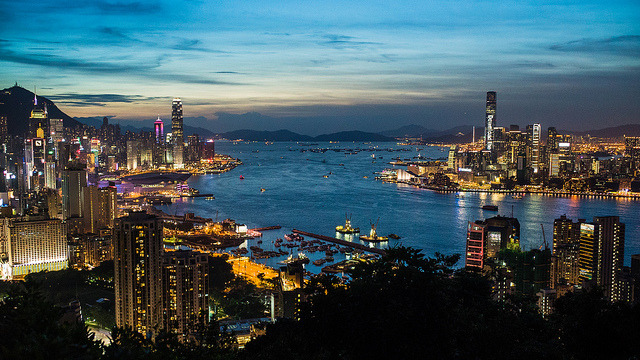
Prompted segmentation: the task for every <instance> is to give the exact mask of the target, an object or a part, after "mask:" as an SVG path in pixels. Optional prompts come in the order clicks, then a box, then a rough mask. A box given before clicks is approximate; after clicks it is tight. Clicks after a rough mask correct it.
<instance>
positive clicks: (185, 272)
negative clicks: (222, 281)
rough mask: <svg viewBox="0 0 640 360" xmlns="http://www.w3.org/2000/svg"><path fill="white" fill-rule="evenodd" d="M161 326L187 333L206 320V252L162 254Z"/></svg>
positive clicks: (207, 265) (207, 268)
mask: <svg viewBox="0 0 640 360" xmlns="http://www.w3.org/2000/svg"><path fill="white" fill-rule="evenodd" d="M161 274H162V275H161V279H162V309H163V327H164V329H166V330H172V331H176V332H177V333H178V334H180V335H187V334H189V333H191V332H193V331H196V330H197V327H198V326H201V325H206V324H207V323H208V321H209V262H208V255H206V254H202V253H199V252H194V251H171V252H167V253H165V254H163V255H162V263H161Z"/></svg>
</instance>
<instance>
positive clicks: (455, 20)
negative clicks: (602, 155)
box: [0, 1, 640, 136]
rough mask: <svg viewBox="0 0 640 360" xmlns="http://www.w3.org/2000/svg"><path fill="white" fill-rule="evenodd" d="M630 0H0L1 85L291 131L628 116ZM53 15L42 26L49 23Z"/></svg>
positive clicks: (633, 45)
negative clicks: (234, 0) (491, 104)
mask: <svg viewBox="0 0 640 360" xmlns="http://www.w3.org/2000/svg"><path fill="white" fill-rule="evenodd" d="M639 14H640V4H638V3H636V2H633V1H619V2H616V3H615V4H611V3H607V2H602V1H590V2H589V3H580V4H578V5H574V4H570V3H565V2H561V1H558V2H547V3H545V4H543V5H537V4H533V3H529V4H527V3H518V4H500V3H485V2H481V1H474V2H471V3H465V4H457V3H450V2H438V3H430V4H423V3H420V2H415V3H414V2H410V1H404V2H399V3H397V4H394V6H389V5H387V4H385V3H364V2H356V3H350V4H348V5H346V4H339V3H334V2H325V3H322V4H320V5H315V4H310V3H303V4H300V3H297V2H290V3H284V4H283V3H278V4H271V3H268V2H264V1H261V2H250V3H246V4H233V5H230V4H225V3H216V4H209V3H197V2H196V3H193V2H184V3H175V2H172V3H162V2H161V3H146V2H118V3H110V2H107V1H100V2H97V3H91V4H75V3H71V2H67V3H62V5H59V3H53V2H48V1H42V2H40V3H39V4H37V6H32V7H28V8H24V6H21V5H20V4H18V3H7V4H5V11H4V15H6V16H5V18H6V21H5V22H3V24H2V25H0V26H1V27H0V29H1V30H0V31H1V32H0V47H2V49H3V51H2V53H1V54H0V64H2V68H3V71H1V72H0V82H1V83H4V84H13V83H18V84H20V85H21V86H23V87H24V88H26V89H31V91H33V88H34V87H37V89H38V91H37V92H38V94H39V95H42V96H44V97H47V98H48V99H50V100H52V101H54V102H56V104H57V105H58V106H59V108H60V109H61V110H62V111H64V112H65V113H67V114H68V115H69V116H72V117H74V118H77V119H83V118H100V119H101V118H102V117H104V116H107V117H109V118H110V119H112V121H120V122H121V123H127V124H138V125H134V126H147V125H146V122H147V121H149V120H150V119H153V120H155V118H156V117H157V115H159V116H160V117H161V118H162V119H163V120H166V119H170V111H171V105H170V104H171V99H173V98H174V97H180V98H181V99H182V101H183V104H184V111H185V124H186V125H189V126H201V127H203V128H206V129H209V130H212V131H214V130H213V129H216V130H215V132H228V131H232V130H239V129H244V128H249V129H253V130H257V131H275V130H279V129H287V130H290V131H293V132H296V133H300V134H305V135H307V134H308V135H311V136H314V135H319V134H321V133H326V132H327V129H331V131H332V132H338V131H350V130H360V131H367V132H383V131H387V130H393V129H397V128H399V127H402V126H406V125H412V124H415V125H419V126H423V127H425V128H427V129H434V130H446V129H449V128H452V127H455V126H461V125H468V126H473V125H475V126H476V127H481V126H483V120H484V108H485V96H486V92H487V91H496V92H497V116H496V118H497V125H498V126H504V127H508V126H509V125H510V124H518V125H520V126H521V127H523V126H525V125H526V124H531V123H541V124H543V126H545V127H547V126H555V127H556V128H558V129H567V130H571V129H575V130H578V129H582V130H586V129H599V128H605V127H614V126H620V125H624V124H638V123H640V121H639V119H638V116H637V114H638V113H640V104H639V103H638V102H637V98H639V97H640V86H638V84H640V71H639V69H640V56H638V55H640V35H638V34H640V31H639V30H640V24H639V23H638V22H637V17H638V15H639ZM52 18H53V19H56V20H57V21H56V26H54V27H52V26H50V25H49V24H50V23H51V19H52Z"/></svg>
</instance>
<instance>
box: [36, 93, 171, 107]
mask: <svg viewBox="0 0 640 360" xmlns="http://www.w3.org/2000/svg"><path fill="white" fill-rule="evenodd" d="M48 98H49V99H50V100H53V101H56V102H60V103H63V104H65V105H67V106H106V105H107V104H109V103H135V102H142V101H151V100H156V99H164V98H162V97H149V96H142V95H123V94H57V95H51V96H48Z"/></svg>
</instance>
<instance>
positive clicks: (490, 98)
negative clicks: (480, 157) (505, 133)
mask: <svg viewBox="0 0 640 360" xmlns="http://www.w3.org/2000/svg"><path fill="white" fill-rule="evenodd" d="M495 127H496V92H495V91H488V92H487V110H486V114H485V119H484V143H485V149H487V150H489V151H492V150H493V129H494V128H495Z"/></svg>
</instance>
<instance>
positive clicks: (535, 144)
mask: <svg viewBox="0 0 640 360" xmlns="http://www.w3.org/2000/svg"><path fill="white" fill-rule="evenodd" d="M541 135H542V126H541V125H540V124H533V127H532V129H531V169H532V170H533V173H534V174H537V173H538V171H539V170H540V137H541Z"/></svg>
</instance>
